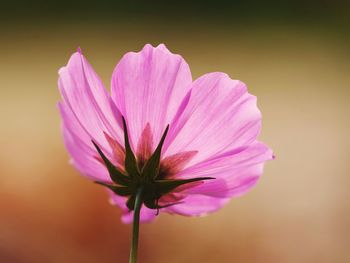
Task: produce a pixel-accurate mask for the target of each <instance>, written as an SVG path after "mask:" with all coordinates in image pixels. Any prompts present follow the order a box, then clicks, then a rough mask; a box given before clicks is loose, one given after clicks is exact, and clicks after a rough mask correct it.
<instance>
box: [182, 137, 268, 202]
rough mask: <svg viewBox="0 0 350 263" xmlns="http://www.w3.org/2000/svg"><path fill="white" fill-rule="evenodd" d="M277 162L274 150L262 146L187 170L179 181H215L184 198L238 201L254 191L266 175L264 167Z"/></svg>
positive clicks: (261, 144) (243, 150) (241, 150)
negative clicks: (208, 197)
mask: <svg viewBox="0 0 350 263" xmlns="http://www.w3.org/2000/svg"><path fill="white" fill-rule="evenodd" d="M272 159H273V154H272V151H271V149H269V148H268V147H267V146H266V145H264V144H263V143H260V142H255V143H252V144H251V145H249V146H247V147H245V148H242V149H236V150H233V151H230V152H225V153H224V154H222V155H220V156H217V157H214V158H211V159H208V160H206V161H204V162H201V163H199V164H196V165H194V166H192V167H189V168H187V169H185V170H183V171H182V172H181V173H179V174H178V175H177V178H192V177H205V176H209V177H213V178H216V179H214V180H209V181H206V182H204V183H203V184H201V185H198V186H195V187H193V188H190V189H186V190H185V191H183V192H182V194H190V195H191V194H203V195H208V196H214V197H236V196H240V195H242V194H244V193H245V192H246V191H248V190H250V189H251V188H252V187H253V186H254V185H255V183H256V182H257V180H258V179H259V177H260V176H261V175H262V172H263V166H264V163H265V162H266V161H268V160H272Z"/></svg>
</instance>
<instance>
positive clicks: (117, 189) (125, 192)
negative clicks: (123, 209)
mask: <svg viewBox="0 0 350 263" xmlns="http://www.w3.org/2000/svg"><path fill="white" fill-rule="evenodd" d="M95 183H96V184H100V185H103V186H105V187H107V188H108V189H110V190H112V191H113V192H114V193H115V194H117V195H120V196H129V195H131V194H132V189H130V187H125V186H117V185H111V184H107V183H104V182H99V181H95Z"/></svg>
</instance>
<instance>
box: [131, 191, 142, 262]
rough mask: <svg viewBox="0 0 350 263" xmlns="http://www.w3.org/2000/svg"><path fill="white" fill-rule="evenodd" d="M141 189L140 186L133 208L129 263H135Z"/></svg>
mask: <svg viewBox="0 0 350 263" xmlns="http://www.w3.org/2000/svg"><path fill="white" fill-rule="evenodd" d="M142 199H143V187H142V186H141V187H140V188H139V189H138V190H137V192H136V198H135V207H134V222H133V226H132V242H131V249H130V258H129V263H136V262H137V250H138V243H139V225H140V211H141V207H142V201H143V200H142Z"/></svg>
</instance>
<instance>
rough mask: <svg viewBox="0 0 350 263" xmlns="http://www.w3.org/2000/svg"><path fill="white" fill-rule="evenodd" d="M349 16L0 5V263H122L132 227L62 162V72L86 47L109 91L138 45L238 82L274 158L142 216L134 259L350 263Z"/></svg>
mask: <svg viewBox="0 0 350 263" xmlns="http://www.w3.org/2000/svg"><path fill="white" fill-rule="evenodd" d="M349 17H350V5H349V1H345V0H344V1H342V0H304V1H302V0H296V1H288V0H283V1H277V0H276V1H258V0H250V1H230V2H225V1H212V2H206V1H197V2H195V1H193V2H190V1H147V2H146V1H136V0H135V1H130V2H126V1H125V2H118V1H68V0H61V1H55V2H52V1H43V0H42V1H39V0H38V1H11V2H10V1H6V2H2V3H1V4H0V119H1V124H0V147H1V150H0V262H4V263H21V262H24V263H31V262H68V263H71V262H85V263H93V262H106V263H108V262H111V263H112V262H121V263H122V262H127V260H128V253H129V243H130V233H131V232H130V231H131V226H130V225H123V224H122V223H121V222H120V211H119V210H118V208H115V207H112V206H110V205H109V203H108V200H107V194H106V193H105V191H104V189H102V188H101V187H98V186H96V185H94V184H93V183H91V182H90V181H88V180H86V179H84V178H83V177H81V176H80V175H79V174H78V172H77V171H75V170H74V169H73V167H71V166H70V165H69V164H68V159H69V156H68V155H67V153H66V151H65V149H64V146H63V142H62V138H61V134H60V119H59V115H58V111H57V107H56V104H57V101H58V100H59V99H60V96H59V93H58V91H57V70H58V69H59V68H60V67H61V66H63V65H65V64H66V63H67V61H68V58H69V56H70V55H71V54H72V53H73V52H74V51H75V50H76V48H77V47H78V46H80V47H81V48H82V49H83V51H84V54H85V55H86V56H87V58H88V59H89V61H90V63H91V64H92V65H93V66H94V68H95V70H96V71H97V72H98V73H99V74H100V76H101V77H102V79H103V81H104V83H105V84H106V86H109V82H110V76H111V73H112V70H113V68H114V66H115V64H116V63H117V62H118V60H119V59H120V58H121V56H122V55H123V54H124V53H125V52H127V51H137V50H140V49H141V48H142V47H143V45H144V44H146V43H151V44H154V45H157V44H159V43H165V44H166V45H167V46H168V48H169V49H170V50H171V51H172V52H174V53H179V54H181V55H182V56H184V57H185V59H186V60H187V62H188V63H189V65H190V67H191V70H192V72H193V77H194V78H197V77H198V76H200V75H202V74H204V73H207V72H210V71H223V72H227V73H228V74H229V75H230V76H231V77H232V78H234V79H240V80H243V81H244V82H246V83H247V84H248V88H249V90H250V92H251V93H253V94H255V95H257V97H258V104H259V107H260V109H261V110H262V112H263V131H262V134H261V136H260V139H261V140H262V141H264V142H266V143H267V144H268V145H269V146H271V147H272V148H273V149H274V152H275V154H276V156H277V159H276V160H275V161H273V162H269V163H267V165H266V167H265V173H264V176H263V177H262V178H261V180H260V182H259V184H258V185H257V186H256V187H255V188H254V189H253V191H251V192H250V193H249V194H247V195H245V196H243V197H241V198H239V199H235V200H232V201H231V202H230V203H229V204H228V205H227V206H226V207H225V208H223V209H222V210H221V211H219V212H218V213H215V214H212V215H210V216H208V217H204V218H185V217H181V216H170V215H164V214H162V215H160V216H159V218H158V219H157V220H156V222H154V223H152V224H146V225H142V228H141V243H140V249H141V251H140V263H158V262H168V263H178V262H185V263H186V262H191V263H197V262H198V263H199V262H207V263H216V262H237V263H238V262H239V263H262V262H264V263H275V262H276V263H281V262H283V263H284V262H286V263H289V262H291V263H295V262H321V263H323V262H325V263H329V262H337V263H338V262H339V263H343V262H344V263H345V262H350V253H349V246H350V203H349V200H350V191H349V189H350V163H349V154H350V140H349V137H348V136H349V128H350V123H349V113H350V107H349V99H350V96H349V95H350V86H349V83H350V77H349V75H350V72H349V70H350V60H349V58H350V53H349V50H350V49H349V47H350V46H349V44H350V35H349V32H350V31H349V26H350V23H349V22H350V19H349Z"/></svg>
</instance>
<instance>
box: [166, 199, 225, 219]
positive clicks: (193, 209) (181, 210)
mask: <svg viewBox="0 0 350 263" xmlns="http://www.w3.org/2000/svg"><path fill="white" fill-rule="evenodd" d="M229 200H230V199H229V198H216V197H212V196H206V195H189V196H187V197H186V198H185V199H183V200H182V202H181V203H179V204H177V205H174V206H170V207H167V208H164V209H162V211H166V212H168V213H171V214H179V215H184V216H204V215H207V214H208V213H212V212H215V211H217V210H218V209H220V208H222V207H223V206H224V205H225V204H227V202H228V201H229Z"/></svg>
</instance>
